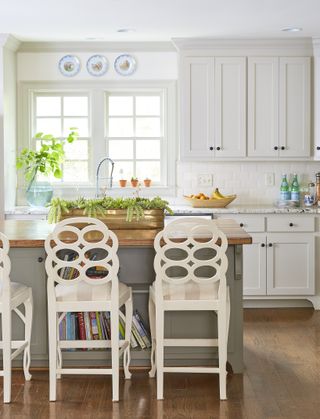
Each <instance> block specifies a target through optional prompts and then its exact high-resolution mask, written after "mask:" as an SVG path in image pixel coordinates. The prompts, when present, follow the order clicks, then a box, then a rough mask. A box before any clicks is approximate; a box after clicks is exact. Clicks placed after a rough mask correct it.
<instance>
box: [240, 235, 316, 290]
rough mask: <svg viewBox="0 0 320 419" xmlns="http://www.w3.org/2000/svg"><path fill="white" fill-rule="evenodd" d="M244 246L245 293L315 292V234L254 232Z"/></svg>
mask: <svg viewBox="0 0 320 419" xmlns="http://www.w3.org/2000/svg"><path fill="white" fill-rule="evenodd" d="M251 236H252V244H251V245H248V246H244V247H243V295H244V296H249V295H256V296H259V295H260V296H266V295H277V296H289V295H313V294H314V265H315V256H314V236H313V234H305V233H286V234H275V233H269V234H251Z"/></svg>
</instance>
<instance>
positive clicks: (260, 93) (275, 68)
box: [248, 57, 279, 157]
mask: <svg viewBox="0 0 320 419" xmlns="http://www.w3.org/2000/svg"><path fill="white" fill-rule="evenodd" d="M278 121H279V59H278V58H276V57H249V58H248V156H249V157H276V156H278V147H279V146H278V144H279V132H278V131H279V129H278V126H279V124H278Z"/></svg>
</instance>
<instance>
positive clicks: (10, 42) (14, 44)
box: [0, 33, 21, 51]
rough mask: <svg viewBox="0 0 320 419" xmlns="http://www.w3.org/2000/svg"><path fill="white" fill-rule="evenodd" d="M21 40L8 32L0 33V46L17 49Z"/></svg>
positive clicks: (12, 49)
mask: <svg viewBox="0 0 320 419" xmlns="http://www.w3.org/2000/svg"><path fill="white" fill-rule="evenodd" d="M20 44H21V42H20V41H19V40H18V39H17V38H15V37H14V36H12V35H10V34H9V33H1V34H0V46H2V47H4V48H7V49H9V50H11V51H17V50H18V48H19V46H20Z"/></svg>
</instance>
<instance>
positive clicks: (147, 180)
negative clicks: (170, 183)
mask: <svg viewBox="0 0 320 419" xmlns="http://www.w3.org/2000/svg"><path fill="white" fill-rule="evenodd" d="M143 183H144V186H145V187H146V188H150V185H151V179H144V181H143Z"/></svg>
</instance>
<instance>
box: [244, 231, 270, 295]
mask: <svg viewBox="0 0 320 419" xmlns="http://www.w3.org/2000/svg"><path fill="white" fill-rule="evenodd" d="M251 236H252V244H250V245H248V246H243V267H242V269H243V295H266V293H267V282H266V272H267V252H266V242H267V238H266V235H265V234H251Z"/></svg>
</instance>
